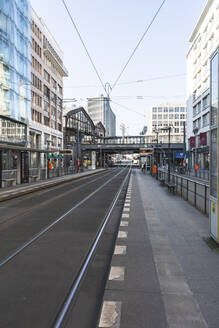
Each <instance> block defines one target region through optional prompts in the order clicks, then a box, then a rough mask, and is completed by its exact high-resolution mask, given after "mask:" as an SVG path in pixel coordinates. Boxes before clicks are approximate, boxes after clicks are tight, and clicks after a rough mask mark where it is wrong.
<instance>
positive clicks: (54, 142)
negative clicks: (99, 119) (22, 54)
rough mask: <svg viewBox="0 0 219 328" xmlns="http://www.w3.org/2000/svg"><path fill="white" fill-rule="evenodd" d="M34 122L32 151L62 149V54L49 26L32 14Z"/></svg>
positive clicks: (63, 73)
mask: <svg viewBox="0 0 219 328" xmlns="http://www.w3.org/2000/svg"><path fill="white" fill-rule="evenodd" d="M31 19H32V21H31V79H32V85H31V113H32V116H31V121H30V126H29V135H30V146H31V147H32V148H41V149H51V150H52V151H56V150H59V149H61V148H62V147H63V125H62V116H63V112H62V111H63V105H62V102H63V77H65V76H67V75H68V73H67V71H66V69H65V67H64V65H63V52H62V50H61V48H60V47H59V45H58V44H57V42H56V41H55V39H54V38H53V36H52V34H51V33H50V31H49V30H48V28H47V26H46V24H45V23H44V22H43V20H42V19H41V18H39V17H38V16H37V14H36V12H35V11H34V10H33V9H32V11H31Z"/></svg>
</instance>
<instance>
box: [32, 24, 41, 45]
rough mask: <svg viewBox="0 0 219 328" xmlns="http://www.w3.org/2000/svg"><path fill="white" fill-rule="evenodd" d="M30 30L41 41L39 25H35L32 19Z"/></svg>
mask: <svg viewBox="0 0 219 328" xmlns="http://www.w3.org/2000/svg"><path fill="white" fill-rule="evenodd" d="M31 30H32V31H33V33H34V34H35V35H36V37H37V38H38V39H39V40H40V41H42V32H41V31H40V29H39V27H38V26H37V24H36V23H35V22H34V21H33V20H32V22H31Z"/></svg>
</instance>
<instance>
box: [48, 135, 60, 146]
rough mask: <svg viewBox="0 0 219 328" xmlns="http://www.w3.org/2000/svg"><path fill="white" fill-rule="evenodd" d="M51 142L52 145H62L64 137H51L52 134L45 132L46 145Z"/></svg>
mask: <svg viewBox="0 0 219 328" xmlns="http://www.w3.org/2000/svg"><path fill="white" fill-rule="evenodd" d="M57 141H58V145H56V144H57ZM50 144H51V146H53V147H56V146H58V147H62V139H61V138H57V137H56V136H53V135H52V136H51V138H50V135H49V134H47V133H44V145H45V146H47V147H49V146H50Z"/></svg>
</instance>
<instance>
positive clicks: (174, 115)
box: [146, 104, 186, 143]
mask: <svg viewBox="0 0 219 328" xmlns="http://www.w3.org/2000/svg"><path fill="white" fill-rule="evenodd" d="M185 121H186V107H185V105H183V104H167V105H160V106H153V107H151V108H150V109H149V111H148V112H147V132H146V135H154V137H156V132H158V140H159V139H160V141H161V142H168V130H164V129H165V128H167V127H168V126H171V127H172V128H171V133H170V134H171V142H174V143H183V136H184V124H185V123H184V122H185Z"/></svg>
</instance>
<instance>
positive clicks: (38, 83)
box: [31, 73, 42, 91]
mask: <svg viewBox="0 0 219 328" xmlns="http://www.w3.org/2000/svg"><path fill="white" fill-rule="evenodd" d="M31 82H32V85H33V86H34V87H35V88H37V89H39V90H40V91H42V82H41V80H40V79H39V78H38V77H37V76H36V75H35V74H33V73H31Z"/></svg>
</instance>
